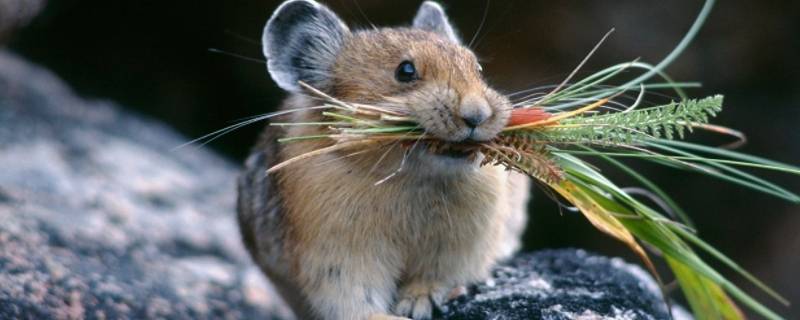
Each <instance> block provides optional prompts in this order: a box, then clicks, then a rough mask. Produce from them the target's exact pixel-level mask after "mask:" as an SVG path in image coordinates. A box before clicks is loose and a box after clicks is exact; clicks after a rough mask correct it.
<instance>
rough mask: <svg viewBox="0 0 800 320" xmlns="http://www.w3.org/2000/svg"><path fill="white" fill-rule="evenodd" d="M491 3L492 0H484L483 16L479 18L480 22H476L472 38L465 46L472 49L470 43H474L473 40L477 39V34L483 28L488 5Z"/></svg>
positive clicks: (487, 14) (487, 13)
mask: <svg viewBox="0 0 800 320" xmlns="http://www.w3.org/2000/svg"><path fill="white" fill-rule="evenodd" d="M491 4H492V0H486V7H485V8H483V17H482V18H481V23H480V24H478V29H477V30H476V31H475V34H474V35H473V36H472V40H470V41H469V44H468V45H467V48H470V49H474V48H473V47H472V45H473V44H474V43H475V40H476V39H478V35H479V34H480V33H481V30H483V26H484V25H485V24H486V18H487V17H488V16H489V6H490V5H491Z"/></svg>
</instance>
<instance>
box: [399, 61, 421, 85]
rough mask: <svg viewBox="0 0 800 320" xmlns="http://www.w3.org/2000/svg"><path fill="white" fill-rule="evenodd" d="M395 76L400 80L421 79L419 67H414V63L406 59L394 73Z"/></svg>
mask: <svg viewBox="0 0 800 320" xmlns="http://www.w3.org/2000/svg"><path fill="white" fill-rule="evenodd" d="M394 78H395V79H397V81H400V82H412V81H414V80H417V79H419V75H417V68H416V67H414V63H413V62H411V61H407V60H406V61H403V62H401V63H400V65H399V66H397V71H395V73H394Z"/></svg>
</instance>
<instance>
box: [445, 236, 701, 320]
mask: <svg viewBox="0 0 800 320" xmlns="http://www.w3.org/2000/svg"><path fill="white" fill-rule="evenodd" d="M675 309H676V310H673V313H675V319H689V318H691V317H689V316H688V315H686V314H685V312H684V311H683V310H682V309H679V308H675ZM666 310H667V309H666V305H665V304H664V302H663V300H662V299H661V293H660V290H659V288H658V285H657V284H656V282H655V281H654V280H653V279H652V278H651V277H650V275H649V274H647V272H645V271H644V270H643V269H641V268H639V267H638V266H634V265H631V264H627V263H625V262H623V261H622V260H621V259H619V258H606V257H601V256H597V255H594V254H589V253H587V252H585V251H583V250H546V251H539V252H535V253H529V254H521V255H519V256H517V257H515V258H514V259H513V260H512V261H509V262H508V263H505V264H503V265H501V266H498V267H496V268H495V269H494V270H493V271H492V279H491V280H489V281H487V282H484V283H480V284H477V285H475V286H472V287H471V288H470V289H469V293H468V294H467V295H466V296H462V297H460V298H458V299H455V300H453V301H451V302H450V303H449V304H448V305H447V306H446V312H444V314H443V318H446V319H497V320H501V319H502V320H512V319H519V320H522V319H545V320H567V319H584V320H593V319H615V320H627V319H669V314H668V313H667V311H666Z"/></svg>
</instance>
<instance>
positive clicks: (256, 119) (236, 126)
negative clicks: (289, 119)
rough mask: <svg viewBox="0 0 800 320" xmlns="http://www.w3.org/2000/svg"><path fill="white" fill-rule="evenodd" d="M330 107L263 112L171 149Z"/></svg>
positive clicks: (208, 140) (212, 139) (202, 144)
mask: <svg viewBox="0 0 800 320" xmlns="http://www.w3.org/2000/svg"><path fill="white" fill-rule="evenodd" d="M328 108H330V107H329V106H317V107H307V108H295V109H288V110H282V111H277V112H272V113H266V114H262V115H257V116H252V117H249V118H250V119H248V120H245V121H242V122H239V123H236V124H233V125H230V126H227V127H225V128H222V129H219V130H216V131H214V132H211V133H209V134H206V135H204V136H202V137H199V138H197V139H194V140H191V141H189V142H186V143H184V144H181V145H179V146H177V147H175V148H172V149H171V151H176V150H179V149H182V148H184V147H186V146H189V145H193V144H195V143H198V142H201V141H202V142H203V143H201V144H200V145H199V146H198V147H202V146H204V145H206V144H209V143H211V142H212V141H214V140H216V139H219V138H220V137H222V136H224V135H226V134H228V133H230V132H232V131H234V130H236V129H239V128H242V127H244V126H247V125H250V124H253V123H256V122H259V121H263V120H266V119H270V118H273V117H277V116H282V115H285V114H290V113H294V112H298V111H304V110H316V109H328Z"/></svg>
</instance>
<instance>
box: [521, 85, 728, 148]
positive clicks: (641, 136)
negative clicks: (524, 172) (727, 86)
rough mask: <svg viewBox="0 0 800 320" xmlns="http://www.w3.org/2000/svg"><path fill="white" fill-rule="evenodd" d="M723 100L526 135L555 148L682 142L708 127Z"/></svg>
mask: <svg viewBox="0 0 800 320" xmlns="http://www.w3.org/2000/svg"><path fill="white" fill-rule="evenodd" d="M722 100H723V97H722V96H721V95H716V96H713V97H708V98H705V99H700V100H694V99H692V100H684V101H681V102H672V103H670V104H667V105H663V106H658V107H652V108H646V109H639V110H633V111H630V112H614V113H605V114H600V115H580V116H575V117H570V118H567V119H563V120H561V121H560V122H559V124H557V125H553V126H549V127H543V128H542V129H541V130H536V131H530V132H529V133H528V134H530V135H533V136H535V137H536V138H537V139H538V140H540V141H544V142H547V143H554V144H558V143H580V144H595V145H637V144H640V143H641V142H643V141H644V140H647V139H652V138H666V139H669V140H672V139H674V138H676V137H678V138H681V139H682V138H683V137H684V134H685V133H686V132H687V131H688V132H691V131H692V126H693V125H696V124H705V123H708V121H709V118H710V117H713V116H715V115H716V114H717V113H719V112H720V111H721V110H722Z"/></svg>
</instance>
